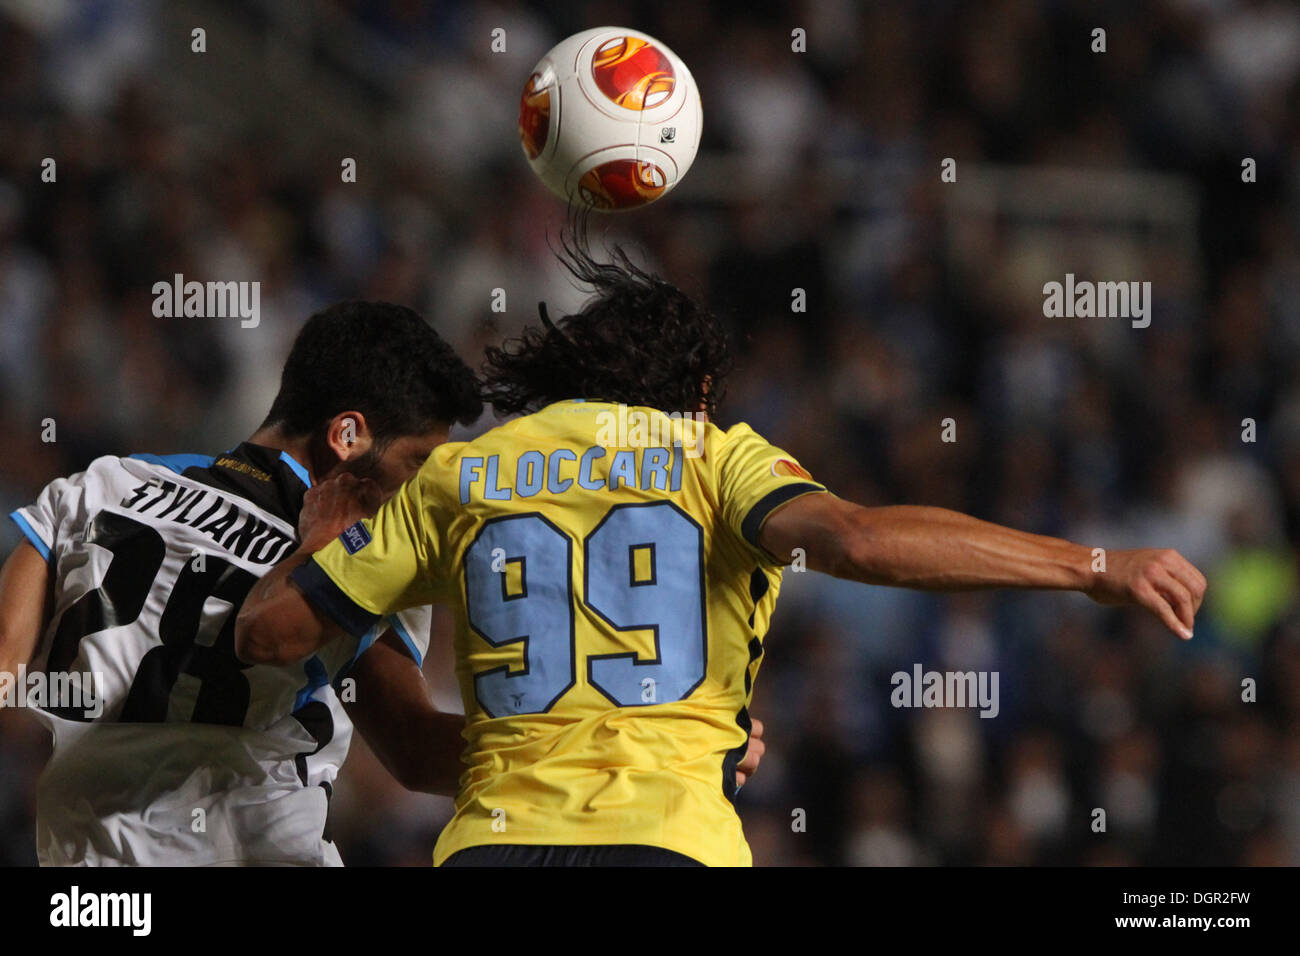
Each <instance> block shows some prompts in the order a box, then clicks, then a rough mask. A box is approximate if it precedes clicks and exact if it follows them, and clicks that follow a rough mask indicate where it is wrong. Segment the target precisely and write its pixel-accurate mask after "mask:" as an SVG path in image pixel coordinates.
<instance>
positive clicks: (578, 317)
mask: <svg viewBox="0 0 1300 956" xmlns="http://www.w3.org/2000/svg"><path fill="white" fill-rule="evenodd" d="M555 253H556V257H557V258H558V259H559V260H560V262H561V263H562V264H563V265H564V267H565V268H566V269H567V270H568V271H569V273H570V274H571V275H572V276H573V278H574V279H575V280H576V281H577V283H578V284H579V286H580V287H589V288H590V289H591V290H592V291H593V292H594V293H595V294H594V296H593V297H592V298H591V299H589V300H588V301H587V303H586V304H585V305H584V306H583V307H582V309H581V311H579V312H577V313H576V314H574V315H567V316H564V317H563V318H561V319H560V320H559V321H558V322H552V321H551V319H550V317H549V316H548V315H547V313H546V304H545V303H544V302H543V303H539V304H538V312H539V313H540V315H541V321H542V326H541V327H540V328H539V327H537V326H529V327H527V328H525V329H524V331H523V333H522V334H521V335H520V336H519V337H518V338H514V339H509V340H507V341H506V342H505V343H504V344H503V345H502V346H501V347H499V348H498V347H490V348H488V349H487V353H486V359H485V361H484V364H483V379H484V389H483V398H484V400H485V401H487V402H489V403H490V404H491V405H492V407H493V408H495V409H496V411H497V412H498V413H499V414H502V415H511V414H515V413H517V412H533V411H536V410H538V409H539V408H542V407H544V406H546V405H549V404H550V403H552V402H557V401H562V400H564V399H569V398H585V399H587V400H589V401H604V402H620V403H622V404H625V405H643V406H647V407H649V408H657V409H659V410H660V411H663V412H695V411H697V410H700V409H703V410H705V411H707V412H708V413H709V415H710V417H712V415H713V414H714V413H715V412H716V410H717V406H718V403H719V401H721V399H722V396H723V393H724V391H725V387H726V378H727V375H728V373H729V372H730V371H731V367H732V354H731V343H730V341H729V338H728V336H727V333H726V330H725V328H724V327H723V325H722V323H721V322H720V321H719V319H718V318H717V317H716V316H715V315H714V314H713V313H712V312H710V311H709V310H708V309H706V308H705V307H704V306H702V305H701V304H699V303H698V302H696V301H695V300H694V299H692V298H691V297H690V296H688V295H687V294H686V293H685V292H683V291H681V290H680V289H678V288H677V287H676V286H674V285H672V284H671V283H669V282H667V281H665V280H664V279H662V278H660V277H659V276H656V275H653V274H651V273H649V272H646V271H644V270H642V269H641V268H639V267H638V266H637V265H636V264H634V263H633V262H632V261H631V259H629V258H628V255H627V253H626V252H624V250H623V249H622V248H621V247H620V246H617V245H616V246H614V247H613V248H612V260H613V261H611V262H599V261H597V260H596V259H595V258H594V257H593V256H592V255H591V252H590V251H589V248H588V242H587V216H586V214H585V213H584V212H582V211H580V210H579V211H572V210H571V214H570V224H569V227H568V229H567V230H565V231H563V232H562V233H561V237H560V249H558V250H555Z"/></svg>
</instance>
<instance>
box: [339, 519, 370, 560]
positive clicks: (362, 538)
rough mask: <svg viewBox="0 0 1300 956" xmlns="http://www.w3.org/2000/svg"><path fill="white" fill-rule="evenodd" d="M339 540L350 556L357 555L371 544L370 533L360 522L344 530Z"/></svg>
mask: <svg viewBox="0 0 1300 956" xmlns="http://www.w3.org/2000/svg"><path fill="white" fill-rule="evenodd" d="M339 540H340V541H342V542H343V547H345V548H347V549H348V554H356V553H357V552H358V551H360V550H361V549H362V548H364V547H365V546H366V545H368V544H369V543H370V532H369V531H367V530H366V526H365V525H363V524H362V523H361V522H360V521H358V522H357V523H356V524H354V525H353V526H352V527H350V528H346V529H344V531H343V533H342V534H341V535H339Z"/></svg>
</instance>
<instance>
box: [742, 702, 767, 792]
mask: <svg viewBox="0 0 1300 956" xmlns="http://www.w3.org/2000/svg"><path fill="white" fill-rule="evenodd" d="M766 751H767V744H765V743H763V722H762V721H761V720H759V719H758V718H757V717H756V718H754V724H753V726H752V727H751V728H750V730H749V747H748V749H747V750H746V751H745V759H744V760H742V761H741V762H740V763H738V764H737V765H736V789H737V790H739V789H740V788H741V787H743V786H744V785H745V781H746V780H748V779H749V778H750V776H751V775H752V774H754V773H756V772H757V771H758V762H759V761H760V760H762V759H763V754H764V753H765V752H766Z"/></svg>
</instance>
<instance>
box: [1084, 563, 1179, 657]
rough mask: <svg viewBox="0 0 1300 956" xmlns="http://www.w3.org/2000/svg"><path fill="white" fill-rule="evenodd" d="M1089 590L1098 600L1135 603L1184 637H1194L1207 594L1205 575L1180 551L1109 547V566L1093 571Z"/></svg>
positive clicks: (1113, 602) (1098, 601)
mask: <svg viewBox="0 0 1300 956" xmlns="http://www.w3.org/2000/svg"><path fill="white" fill-rule="evenodd" d="M1087 594H1088V596H1089V597H1090V598H1092V599H1093V600H1094V601H1096V602H1097V603H1098V604H1136V605H1138V606H1139V607H1144V608H1146V609H1147V610H1148V611H1150V612H1151V613H1152V614H1154V615H1155V616H1156V617H1158V618H1160V620H1161V621H1162V622H1164V625H1165V627H1167V628H1169V630H1171V631H1173V632H1174V633H1175V634H1177V635H1178V636H1179V637H1181V638H1183V639H1184V640H1191V639H1192V626H1193V623H1194V618H1195V617H1196V612H1197V611H1198V610H1199V609H1200V607H1201V599H1202V598H1204V597H1205V576H1204V575H1203V574H1201V572H1200V571H1198V570H1196V568H1195V567H1194V566H1193V565H1192V564H1191V562H1189V561H1188V560H1187V559H1186V558H1184V557H1183V556H1182V555H1181V554H1179V553H1178V552H1177V551H1171V550H1168V549H1163V550H1162V549H1159V548H1135V549H1133V550H1131V551H1108V552H1107V553H1106V570H1105V571H1098V572H1096V573H1095V574H1094V575H1093V583H1092V586H1091V587H1090V588H1088V591H1087Z"/></svg>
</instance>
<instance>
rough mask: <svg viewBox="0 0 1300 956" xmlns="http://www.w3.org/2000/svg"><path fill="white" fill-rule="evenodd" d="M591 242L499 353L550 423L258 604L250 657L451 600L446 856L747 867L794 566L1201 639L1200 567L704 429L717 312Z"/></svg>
mask: <svg viewBox="0 0 1300 956" xmlns="http://www.w3.org/2000/svg"><path fill="white" fill-rule="evenodd" d="M582 236H583V233H582V232H581V231H579V232H577V233H576V234H575V236H574V237H573V238H572V239H571V240H569V241H566V243H565V246H564V250H563V252H562V258H563V259H564V260H565V262H566V265H568V267H569V269H570V271H571V272H572V273H573V274H574V275H575V276H576V277H578V278H579V279H580V280H583V281H585V282H587V283H588V284H590V285H591V286H592V288H593V290H594V292H595V297H594V298H593V299H592V300H591V301H590V302H589V303H588V304H587V305H586V306H585V307H584V308H583V309H582V310H581V311H580V312H578V313H577V314H575V315H571V316H566V317H564V318H561V319H560V320H559V321H557V322H554V323H552V322H550V321H549V320H548V319H547V317H546V315H545V311H544V310H543V326H542V328H533V329H530V330H528V331H526V332H525V333H524V335H523V336H522V338H520V339H518V340H516V341H515V342H512V343H509V344H508V345H507V346H506V347H503V348H500V349H494V350H491V352H490V353H489V355H488V360H487V365H486V377H487V381H486V394H487V396H488V398H489V400H490V401H491V402H492V403H493V404H494V405H495V407H496V408H497V410H498V411H502V412H519V411H523V412H530V414H527V415H524V416H523V417H521V418H517V419H514V420H512V421H509V422H507V423H505V424H503V425H501V426H499V427H497V428H495V429H493V430H491V431H489V432H488V433H486V434H485V435H483V436H481V437H479V438H477V439H475V440H474V441H471V442H464V443H454V444H449V445H443V446H441V447H440V448H439V449H438V450H437V451H435V453H434V455H433V456H432V457H431V458H430V460H429V461H428V462H427V463H426V464H425V466H424V467H423V468H422V469H421V470H420V474H419V475H418V476H417V478H416V479H415V480H413V481H411V482H409V483H408V484H407V485H406V486H405V487H404V488H403V489H402V491H401V493H399V494H398V495H396V496H394V497H393V498H392V499H391V500H390V501H389V502H388V503H387V504H385V505H384V507H383V508H381V509H380V510H379V511H378V513H377V514H376V515H375V516H374V517H373V518H372V519H368V520H359V519H361V518H362V516H363V515H364V514H365V508H364V507H363V506H360V505H356V504H354V503H350V502H348V501H346V500H343V499H342V498H339V499H337V500H336V501H335V502H334V507H335V510H334V516H333V518H334V524H335V527H336V529H337V530H339V531H343V529H344V528H347V529H348V530H346V531H345V532H344V533H343V534H342V537H341V539H338V540H334V541H332V542H331V543H330V544H329V545H328V546H327V547H324V548H323V549H322V550H321V551H319V552H318V553H316V554H314V555H312V554H308V553H307V552H306V550H305V549H304V550H300V551H299V552H298V554H296V555H295V556H293V557H292V558H290V559H289V560H288V561H286V562H285V563H284V564H282V565H281V566H280V567H278V568H276V570H275V571H273V572H271V574H269V575H268V576H267V578H266V584H265V586H264V587H259V588H258V589H257V591H256V592H255V593H254V594H253V595H252V596H251V597H250V599H249V600H248V601H247V602H245V604H244V607H243V609H242V611H241V612H240V616H239V625H238V628H237V633H236V640H237V642H238V646H239V648H240V653H241V654H247V655H249V657H250V659H254V660H295V659H299V658H301V657H303V656H306V655H309V654H312V653H315V652H316V650H317V649H318V648H319V647H321V646H324V645H327V644H328V643H329V642H330V641H331V640H333V639H334V638H336V637H339V636H342V635H345V634H353V635H355V634H358V633H363V632H364V631H365V629H366V628H369V627H372V626H373V622H374V621H375V620H377V619H378V616H379V615H382V614H386V613H391V612H392V611H394V610H396V609H400V608H404V607H409V606H412V605H418V604H422V603H425V602H428V601H445V602H449V603H450V604H452V605H453V606H454V607H455V608H456V611H457V613H458V615H459V624H460V626H459V629H458V634H457V638H456V658H457V664H458V668H457V670H458V675H459V677H460V682H461V692H462V695H463V698H464V701H465V708H466V715H467V726H466V738H467V740H468V743H469V746H468V748H467V754H466V756H467V760H468V769H467V772H466V774H465V775H464V776H463V777H462V779H461V787H460V792H459V794H458V797H457V801H456V815H455V817H454V818H453V819H452V821H451V823H450V824H448V826H447V828H446V829H445V830H444V831H443V834H442V836H441V838H440V839H439V841H438V846H437V849H436V850H435V862H437V863H439V864H447V865H458V866H461V865H463V866H475V865H489V866H491V865H505V864H542V865H554V864H613V863H633V864H664V865H689V864H694V863H704V864H720V865H737V864H747V863H748V862H749V861H750V853H749V848H748V846H747V845H746V843H745V838H744V834H743V833H742V831H741V825H740V818H739V816H738V815H737V814H736V811H735V809H734V807H733V806H732V801H733V799H734V797H735V792H736V778H735V768H736V765H737V761H738V760H739V759H740V757H741V755H742V754H744V753H745V751H746V747H747V743H748V737H749V734H748V731H749V726H750V720H749V715H748V706H749V701H750V698H751V694H752V689H753V681H754V679H755V676H756V674H757V671H758V667H759V661H760V659H761V658H762V656H763V653H764V647H763V636H764V634H765V633H766V631H767V627H768V621H769V619H770V616H771V614H772V611H773V608H774V605H775V603H776V596H777V591H778V588H779V587H780V583H781V571H782V567H783V565H786V564H788V563H790V561H791V558H792V557H793V556H794V555H796V554H801V555H802V556H803V558H804V560H805V561H806V564H807V567H809V568H811V569H814V570H819V571H824V572H826V573H829V574H833V575H836V576H838V577H843V578H849V579H852V580H856V581H863V582H867V583H873V584H889V585H899V586H906V587H913V588H926V589H933V590H953V591H955V590H965V589H974V588H994V587H1016V588H1054V589H1061V590H1066V589H1072V590H1078V591H1083V592H1085V593H1087V594H1089V595H1091V596H1092V597H1093V598H1095V599H1097V600H1099V601H1104V602H1110V603H1121V602H1127V603H1133V604H1137V605H1140V606H1142V607H1144V608H1146V609H1148V610H1150V611H1151V612H1152V613H1154V614H1156V615H1157V616H1158V617H1159V618H1160V620H1162V621H1163V622H1164V623H1165V625H1166V626H1168V627H1169V628H1170V629H1171V630H1172V631H1174V632H1175V633H1176V634H1178V635H1180V636H1181V637H1184V638H1189V637H1191V629H1192V623H1193V617H1194V615H1195V613H1196V610H1197V609H1198V607H1199V606H1200V602H1201V597H1202V595H1203V593H1204V589H1205V580H1204V578H1203V577H1202V576H1201V574H1200V572H1198V571H1197V570H1196V568H1194V567H1192V565H1190V564H1189V563H1188V562H1187V561H1186V560H1184V559H1183V558H1182V557H1180V556H1179V555H1177V554H1176V553H1174V552H1172V551H1157V550H1135V551H1112V552H1110V553H1109V554H1108V556H1107V562H1106V570H1105V571H1104V572H1102V571H1098V570H1095V569H1094V566H1093V554H1092V550H1091V549H1090V548H1086V547H1082V546H1080V545H1076V544H1071V543H1070V542H1067V541H1063V540H1060V539H1056V538H1049V537H1042V536H1039V535H1033V534H1026V533H1022V532H1019V531H1014V530H1012V529H1010V528H1005V527H1001V526H999V525H994V524H990V523H988V522H984V521H979V520H977V519H975V518H972V517H969V516H967V515H963V514H958V513H956V512H953V511H948V510H945V509H942V508H928V507H907V506H897V507H881V508H865V507H861V506H859V505H855V504H853V503H851V502H848V501H845V500H843V499H841V498H838V497H836V496H835V495H833V494H831V493H830V492H829V491H827V490H826V488H825V487H824V486H822V485H821V484H819V483H818V482H816V481H815V480H814V479H813V478H812V477H811V476H810V475H809V474H808V472H806V471H805V470H804V469H803V468H802V467H801V466H800V465H799V463H798V462H797V461H795V460H794V458H793V457H792V456H790V455H789V454H788V453H786V452H784V451H782V450H781V449H779V448H775V447H773V446H772V445H771V444H769V443H768V442H767V441H765V440H764V439H763V438H762V437H761V436H759V435H757V434H756V433H755V432H754V431H753V430H752V429H750V428H749V427H748V426H747V425H744V424H739V425H735V426H733V427H731V428H729V429H727V430H725V431H724V430H723V429H721V428H719V427H717V426H716V425H714V424H713V423H711V422H709V421H707V418H708V417H709V414H710V413H711V412H712V411H713V408H714V406H715V404H716V402H717V400H718V397H719V396H720V395H721V394H722V390H723V387H724V386H725V379H726V371H727V368H728V365H729V361H728V352H727V349H726V345H725V338H724V336H723V335H722V331H721V329H720V327H719V325H718V323H717V321H716V320H715V319H714V318H713V317H712V316H710V315H709V313H708V312H707V311H706V310H704V309H703V308H702V307H700V306H698V305H697V304H696V303H694V302H692V301H691V300H690V299H689V298H688V297H687V296H686V295H684V294H683V293H682V292H680V291H679V290H677V289H676V288H674V287H673V286H672V285H671V284H669V283H667V282H665V281H664V280H662V279H659V278H656V277H653V276H650V275H648V274H646V273H644V272H642V271H641V270H639V269H636V268H635V267H634V266H632V264H631V263H630V262H629V261H628V260H627V257H626V256H624V255H622V254H616V258H615V261H614V262H613V263H606V264H601V263H597V262H596V261H595V260H594V259H593V258H592V257H591V256H590V255H589V254H588V253H587V251H586V244H585V240H583V238H582ZM697 414H698V416H699V417H697ZM702 419H704V420H702ZM354 521H355V522H357V523H356V524H355V525H353V524H352V523H353V522H354ZM349 525H351V527H348V526H349ZM290 581H292V582H293V583H292V584H290Z"/></svg>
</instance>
